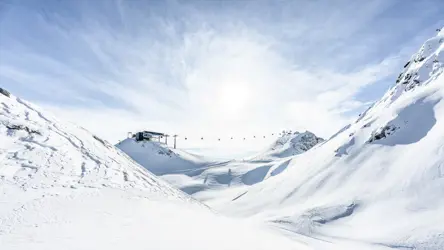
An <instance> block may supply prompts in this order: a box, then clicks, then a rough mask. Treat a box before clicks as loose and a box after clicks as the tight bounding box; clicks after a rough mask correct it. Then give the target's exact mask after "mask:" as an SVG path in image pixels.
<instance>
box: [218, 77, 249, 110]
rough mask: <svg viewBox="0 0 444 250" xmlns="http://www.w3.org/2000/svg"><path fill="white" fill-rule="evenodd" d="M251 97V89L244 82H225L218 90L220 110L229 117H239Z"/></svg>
mask: <svg viewBox="0 0 444 250" xmlns="http://www.w3.org/2000/svg"><path fill="white" fill-rule="evenodd" d="M249 99H250V91H249V89H248V88H247V87H246V85H243V84H224V85H222V86H221V88H220V89H219V91H218V92H217V100H216V106H217V109H218V111H219V112H220V113H221V114H223V115H224V116H227V117H231V118H234V117H237V116H239V115H241V114H242V112H244V111H245V109H246V107H247V105H248V102H249Z"/></svg>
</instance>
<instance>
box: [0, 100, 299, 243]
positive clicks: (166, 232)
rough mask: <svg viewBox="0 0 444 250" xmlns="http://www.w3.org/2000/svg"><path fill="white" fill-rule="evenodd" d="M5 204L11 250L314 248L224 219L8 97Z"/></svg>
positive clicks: (1, 219) (4, 226)
mask: <svg viewBox="0 0 444 250" xmlns="http://www.w3.org/2000/svg"><path fill="white" fill-rule="evenodd" d="M0 204H1V205H0V248H1V249H5V250H12V249H23V250H29V249H35V250H40V249H41V250H48V249H54V250H55V249H76V250H79V249H165V250H166V249H168V250H173V249H174V250H179V249H202V250H204V249H205V250H206V249H219V250H227V249H231V250H237V249H251V250H253V249H254V250H256V249H264V250H266V249H272V248H275V247H277V248H279V249H307V248H306V247H305V246H303V245H301V244H299V243H297V242H293V241H291V240H289V239H286V238H284V237H282V236H279V235H276V234H275V233H273V232H270V231H269V230H266V229H262V228H259V227H257V226H253V225H251V224H250V223H246V222H242V221H235V220H231V219H227V218H225V217H221V216H217V215H215V214H214V213H213V212H212V211H210V210H209V209H208V207H207V206H205V205H203V204H201V203H199V202H197V201H196V200H194V199H193V198H191V197H189V196H188V195H186V194H184V193H182V192H181V191H179V190H177V189H175V188H172V187H171V186H170V185H169V184H167V183H166V182H164V181H162V180H159V179H158V178H157V177H155V176H154V175H153V174H151V173H150V172H148V171H147V170H146V169H144V168H143V167H141V166H140V165H138V164H137V163H135V162H134V161H133V160H131V159H130V158H129V157H128V156H127V155H126V154H124V153H123V152H121V151H120V150H119V149H117V148H115V147H114V146H112V145H110V144H109V143H108V142H106V141H105V140H103V139H100V138H99V137H98V136H95V135H93V134H91V133H89V132H88V131H86V130H84V129H82V128H80V127H77V126H75V125H72V124H67V123H63V122H61V121H58V120H57V119H55V118H54V117H52V116H50V115H48V114H46V113H45V112H44V111H42V110H40V109H39V108H37V107H35V106H33V105H31V104H30V103H28V102H26V101H23V100H21V99H20V98H17V97H15V96H13V95H9V96H7V95H0ZM227 239H230V240H227ZM215 242H217V244H215Z"/></svg>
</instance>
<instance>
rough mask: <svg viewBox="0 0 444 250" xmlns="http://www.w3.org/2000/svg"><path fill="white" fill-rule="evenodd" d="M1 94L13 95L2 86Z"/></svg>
mask: <svg viewBox="0 0 444 250" xmlns="http://www.w3.org/2000/svg"><path fill="white" fill-rule="evenodd" d="M0 94H3V95H4V96H7V97H11V94H10V93H9V92H8V91H7V90H6V89H2V88H0Z"/></svg>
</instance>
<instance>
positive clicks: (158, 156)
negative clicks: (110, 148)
mask: <svg viewBox="0 0 444 250" xmlns="http://www.w3.org/2000/svg"><path fill="white" fill-rule="evenodd" d="M116 147H117V148H119V149H120V150H122V151H123V152H125V153H126V154H127V155H129V156H130V157H131V158H132V159H134V160H135V161H136V162H137V163H139V164H140V165H142V166H143V167H145V168H146V169H148V170H149V171H150V172H152V173H154V174H156V175H164V174H171V173H173V172H175V173H185V172H188V171H191V170H196V169H201V168H205V167H206V166H208V165H209V164H211V162H210V161H209V160H207V159H205V158H203V157H202V156H198V155H194V154H191V153H188V152H185V151H182V150H180V149H172V148H169V147H168V146H167V145H165V144H162V143H159V142H155V141H136V140H135V139H134V138H127V139H125V140H123V141H121V142H119V143H118V144H117V145H116Z"/></svg>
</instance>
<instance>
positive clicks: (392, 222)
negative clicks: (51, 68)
mask: <svg viewBox="0 0 444 250" xmlns="http://www.w3.org/2000/svg"><path fill="white" fill-rule="evenodd" d="M443 38H444V36H443V34H442V32H441V33H440V34H439V35H438V36H437V37H435V38H432V39H430V40H428V41H427V42H426V43H425V45H424V46H423V47H422V48H421V49H420V51H419V52H418V53H417V54H416V55H415V56H414V58H424V59H422V61H419V59H418V60H417V62H415V61H413V62H411V63H410V64H409V65H408V67H407V68H406V69H405V70H404V71H403V73H402V75H404V77H405V75H406V74H411V75H412V76H413V77H412V78H410V79H405V78H402V79H404V80H402V81H399V82H398V83H397V84H396V85H395V86H394V87H393V88H392V89H390V90H389V91H388V92H387V94H386V95H384V97H383V98H382V99H381V100H380V101H379V102H376V103H375V104H374V105H372V107H370V108H369V110H367V111H366V112H365V113H364V114H362V115H361V116H360V117H359V119H358V120H357V121H356V122H354V123H352V124H350V125H348V126H346V127H344V129H342V130H341V131H340V132H339V133H338V134H336V135H335V136H333V137H332V138H331V139H329V140H328V141H326V142H325V143H322V144H319V145H318V146H316V147H314V148H313V149H311V150H309V151H307V152H305V153H303V154H300V155H297V156H295V157H291V159H290V160H288V161H284V162H281V163H280V164H281V166H282V168H283V169H285V170H284V171H283V172H281V173H280V174H279V175H276V176H273V178H267V179H266V180H265V181H263V182H259V183H257V184H256V185H253V186H251V187H249V188H248V189H242V190H231V191H226V190H224V191H220V192H215V191H212V193H206V194H200V193H197V194H196V195H195V197H196V198H198V199H199V198H200V197H205V199H203V200H205V201H206V203H207V204H208V205H210V206H211V207H214V208H216V209H218V210H220V211H224V212H225V213H227V214H231V215H233V216H239V217H251V218H254V219H255V220H258V221H267V222H268V223H270V224H271V225H275V226H276V227H278V228H281V229H282V230H285V231H291V232H294V233H297V234H302V235H306V236H307V237H315V238H319V239H322V240H328V241H330V242H334V243H335V242H336V243H337V242H342V243H344V242H359V243H362V244H365V245H367V246H371V247H378V246H379V247H386V248H399V249H444V223H442V222H443V221H444V200H443V199H442V197H443V196H444V129H443V128H444V101H443V98H444V75H443V74H442V72H443V67H442V62H443V61H444V57H443V55H444V53H443V49H444V43H443V41H444V39H443ZM414 79H418V80H419V81H418V82H415V81H414ZM276 169H279V167H277V168H274V171H276ZM234 171H235V170H234ZM279 171H280V170H278V172H279ZM222 201H223V202H222Z"/></svg>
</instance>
